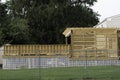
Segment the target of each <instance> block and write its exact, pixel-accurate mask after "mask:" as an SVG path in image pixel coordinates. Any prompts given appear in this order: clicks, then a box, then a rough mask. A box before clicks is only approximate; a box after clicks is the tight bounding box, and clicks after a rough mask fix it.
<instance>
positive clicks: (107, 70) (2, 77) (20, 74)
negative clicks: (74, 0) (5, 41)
mask: <svg viewBox="0 0 120 80" xmlns="http://www.w3.org/2000/svg"><path fill="white" fill-rule="evenodd" d="M0 80H120V67H119V66H99V67H70V68H68V67H66V68H44V69H19V70H0Z"/></svg>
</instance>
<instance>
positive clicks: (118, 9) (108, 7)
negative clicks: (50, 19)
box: [92, 0, 120, 21]
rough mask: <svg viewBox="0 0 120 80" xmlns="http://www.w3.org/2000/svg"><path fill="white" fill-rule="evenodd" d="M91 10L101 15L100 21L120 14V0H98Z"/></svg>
mask: <svg viewBox="0 0 120 80" xmlns="http://www.w3.org/2000/svg"><path fill="white" fill-rule="evenodd" d="M92 8H93V9H94V11H95V12H98V13H99V14H100V15H101V17H100V21H102V20H103V19H105V18H106V17H110V16H114V15H118V14H120V0H98V2H97V3H95V5H94V6H93V7H92Z"/></svg>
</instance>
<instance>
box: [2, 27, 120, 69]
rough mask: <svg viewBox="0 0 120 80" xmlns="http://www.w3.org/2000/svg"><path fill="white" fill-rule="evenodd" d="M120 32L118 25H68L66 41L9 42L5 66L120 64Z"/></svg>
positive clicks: (10, 67) (4, 61) (11, 67)
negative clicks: (22, 43)
mask: <svg viewBox="0 0 120 80" xmlns="http://www.w3.org/2000/svg"><path fill="white" fill-rule="evenodd" d="M119 34H120V32H119V30H118V29H116V28H67V29H66V30H65V31H64V32H63V35H64V36H65V40H66V44H55V45H49V44H47V45H5V46H4V54H3V69H21V68H48V67H66V66H67V67H73V66H85V64H86V65H88V66H96V65H111V64H115V65H116V64H117V63H118V64H119V65H120V61H119V55H120V53H119V48H120V47H119V45H118V44H119ZM68 37H69V38H70V39H71V42H70V44H68V43H67V42H68ZM109 60H113V61H111V63H109ZM86 61H87V63H86ZM96 61H97V62H96Z"/></svg>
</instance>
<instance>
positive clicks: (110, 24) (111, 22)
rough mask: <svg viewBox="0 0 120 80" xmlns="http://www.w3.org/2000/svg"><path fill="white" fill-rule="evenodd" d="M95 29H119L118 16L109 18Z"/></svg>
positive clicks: (119, 20) (119, 19)
mask: <svg viewBox="0 0 120 80" xmlns="http://www.w3.org/2000/svg"><path fill="white" fill-rule="evenodd" d="M94 27H95V28H120V14H119V15H115V16H111V17H108V18H106V19H105V20H103V21H102V22H100V23H98V24H97V25H95V26H94Z"/></svg>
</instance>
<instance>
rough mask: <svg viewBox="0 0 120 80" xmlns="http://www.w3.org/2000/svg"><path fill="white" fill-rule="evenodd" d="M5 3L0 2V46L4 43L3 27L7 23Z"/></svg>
mask: <svg viewBox="0 0 120 80" xmlns="http://www.w3.org/2000/svg"><path fill="white" fill-rule="evenodd" d="M6 8H7V5H6V4H3V3H1V2H0V46H1V45H2V44H4V43H5V41H4V36H5V35H4V33H3V31H4V29H5V26H7V25H8V24H9V20H8V15H7V10H6Z"/></svg>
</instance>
